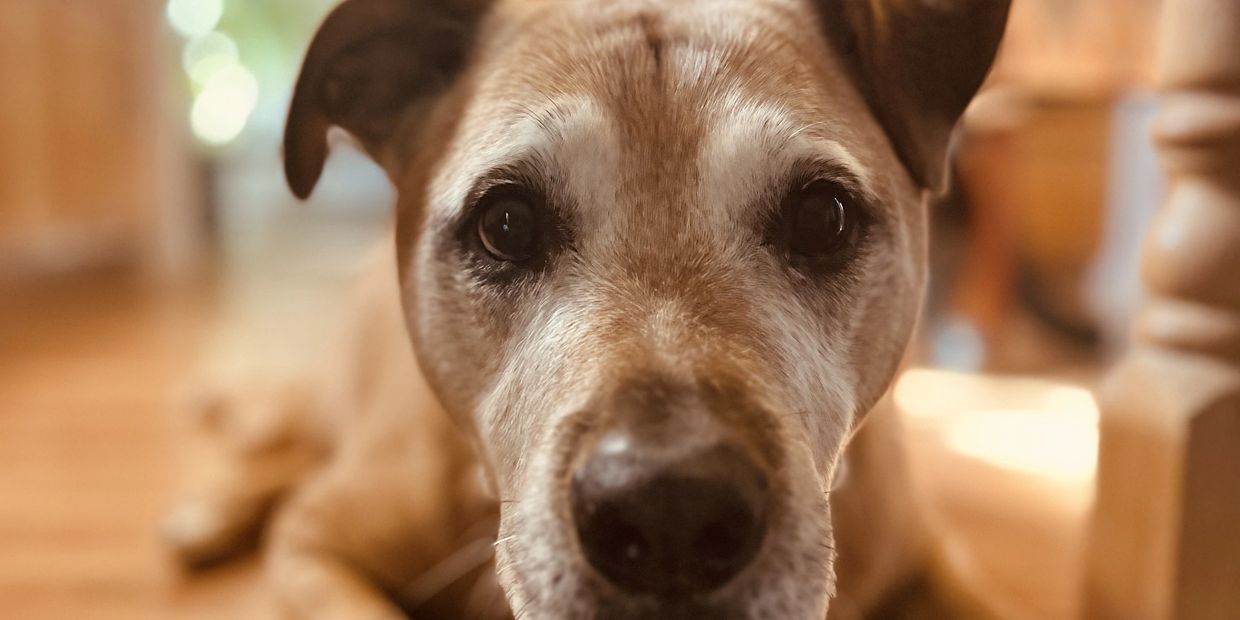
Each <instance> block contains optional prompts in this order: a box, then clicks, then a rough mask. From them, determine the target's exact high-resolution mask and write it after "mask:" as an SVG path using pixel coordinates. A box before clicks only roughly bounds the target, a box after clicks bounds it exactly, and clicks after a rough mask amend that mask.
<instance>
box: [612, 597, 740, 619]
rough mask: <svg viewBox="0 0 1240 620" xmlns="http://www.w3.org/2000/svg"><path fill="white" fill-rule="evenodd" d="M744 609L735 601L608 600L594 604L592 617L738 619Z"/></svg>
mask: <svg viewBox="0 0 1240 620" xmlns="http://www.w3.org/2000/svg"><path fill="white" fill-rule="evenodd" d="M749 617H750V615H749V613H748V611H747V610H746V609H745V608H744V607H741V606H736V605H718V604H715V605H712V604H707V603H702V602H695V601H683V602H675V601H664V602H655V601H645V602H633V601H612V602H602V603H600V604H599V605H598V606H597V607H596V611H595V613H594V618H596V619H598V620H652V619H654V618H663V619H667V620H690V619H692V620H698V619H700V618H719V619H721V620H733V619H735V620H740V619H742V618H749Z"/></svg>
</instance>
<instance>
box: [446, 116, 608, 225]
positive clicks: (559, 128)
mask: <svg viewBox="0 0 1240 620" xmlns="http://www.w3.org/2000/svg"><path fill="white" fill-rule="evenodd" d="M485 103H486V106H479V107H478V109H475V110H472V111H471V112H470V113H467V114H466V116H465V119H464V121H463V123H462V125H463V131H462V132H461V134H460V137H459V138H458V139H457V141H456V143H455V144H454V145H453V147H452V150H451V152H450V153H449V155H448V157H447V158H446V160H445V165H444V166H442V167H441V168H440V171H439V174H438V176H437V177H436V178H435V179H434V180H432V182H431V185H430V188H429V190H428V191H429V195H428V197H429V198H430V199H431V200H430V204H431V205H432V206H431V208H432V209H435V214H436V215H439V216H452V215H455V214H456V213H457V212H458V211H459V210H460V209H461V208H462V206H463V205H464V203H465V199H466V197H467V195H468V194H469V192H470V190H471V189H472V188H473V186H474V184H475V183H476V182H477V180H478V179H479V178H481V177H483V176H484V175H486V174H488V173H489V172H492V171H494V170H497V169H501V168H506V167H523V168H530V169H535V170H544V171H546V176H547V178H546V179H544V180H545V181H547V182H554V183H556V184H559V186H558V187H555V188H552V189H555V190H557V191H564V192H566V193H567V194H568V195H569V196H571V197H573V199H575V200H576V201H578V202H580V203H582V204H598V203H600V202H607V201H610V200H611V198H612V197H613V196H614V195H615V187H616V183H617V180H616V177H617V169H618V163H617V162H618V160H619V144H618V142H617V139H616V137H615V130H614V123H613V122H612V120H611V119H610V118H608V116H607V114H606V113H605V112H604V110H603V108H602V106H600V105H599V104H598V103H597V102H596V101H595V100H594V99H593V98H591V97H588V96H575V97H565V98H561V99H547V100H546V101H545V102H543V103H542V104H541V105H531V104H522V103H516V104H511V105H508V106H505V108H504V109H503V110H501V111H498V112H497V111H495V110H493V109H492V110H486V109H485V108H486V107H491V106H494V105H495V103H494V102H485Z"/></svg>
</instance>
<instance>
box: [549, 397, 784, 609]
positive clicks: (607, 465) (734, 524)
mask: <svg viewBox="0 0 1240 620" xmlns="http://www.w3.org/2000/svg"><path fill="white" fill-rule="evenodd" d="M660 400H661V399H660ZM669 405H671V406H670V408H669ZM650 407H653V408H654V409H653V410H652V409H650ZM625 408H628V409H633V408H639V409H643V410H639V411H628V412H626V411H623V410H622V411H620V412H619V414H618V415H614V416H610V418H609V420H608V422H606V423H605V424H604V428H603V429H602V431H601V432H599V433H597V434H595V435H594V439H593V441H591V442H590V443H588V444H586V445H585V446H583V448H584V449H582V450H581V451H580V452H579V453H578V458H577V459H576V464H575V466H574V468H573V471H572V481H571V487H570V489H569V500H570V503H571V508H572V514H573V526H574V528H575V529H576V533H577V538H578V541H579V542H580V545H581V551H582V554H583V555H584V557H585V559H586V561H587V562H588V563H589V564H590V566H591V567H592V568H593V569H594V570H595V571H596V572H597V573H598V574H599V575H601V576H602V577H603V578H604V579H605V580H607V581H608V582H610V583H611V584H612V585H614V586H616V587H618V588H619V589H620V590H622V591H624V592H626V593H628V594H630V595H638V596H653V597H655V598H657V599H659V600H664V601H684V600H686V599H689V598H692V597H695V596H697V595H702V594H706V593H709V592H711V591H713V590H716V589H718V588H720V587H722V586H724V585H725V584H726V583H727V582H728V581H729V580H731V579H732V578H733V577H735V576H736V575H737V574H739V573H740V572H741V571H742V570H743V569H744V568H745V567H746V566H748V565H750V563H751V562H753V560H754V558H755V557H756V556H757V554H758V551H759V549H760V548H761V546H762V541H763V539H764V537H765V535H766V530H767V520H768V513H769V512H770V489H769V486H770V485H769V480H768V473H767V470H766V469H765V468H764V467H763V466H762V465H760V463H761V459H757V458H754V456H753V455H752V451H751V450H749V449H748V446H746V445H745V444H744V442H743V441H742V440H741V437H739V436H737V435H736V434H735V433H729V432H727V429H726V428H723V427H722V425H720V424H719V422H718V420H717V418H716V416H712V415H710V414H709V413H708V412H704V411H701V410H700V408H699V407H692V406H691V407H690V408H691V409H697V410H696V411H683V410H678V409H679V408H678V407H675V405H674V404H672V403H666V402H658V403H652V402H651V401H650V400H649V399H644V398H643V399H638V400H637V402H631V403H629V405H628V407H625Z"/></svg>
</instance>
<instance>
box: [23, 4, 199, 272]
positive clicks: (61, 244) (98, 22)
mask: <svg viewBox="0 0 1240 620" xmlns="http://www.w3.org/2000/svg"><path fill="white" fill-rule="evenodd" d="M162 8H163V5H162V3H161V2H158V1H157V0H4V2H0V277H5V276H6V275H7V276H12V275H14V274H23V273H41V272H46V271H49V270H65V269H72V268H78V267H85V266H90V265H95V264H98V263H101V262H118V261H123V262H127V263H131V264H141V265H145V266H153V267H168V266H170V265H171V264H172V263H173V262H176V260H178V259H177V258H176V256H175V255H176V254H177V253H178V252H183V250H184V248H182V249H177V248H175V247H173V246H175V245H178V244H182V245H183V241H184V239H183V238H184V237H185V235H186V234H187V233H186V231H185V230H178V229H183V228H184V226H183V225H182V224H181V223H182V222H188V221H192V220H191V219H190V218H188V217H187V213H186V210H188V209H190V208H191V204H190V203H191V201H190V200H187V198H186V193H185V187H186V185H185V183H184V180H185V178H186V175H185V170H186V166H185V164H186V162H187V160H188V155H187V154H186V150H185V149H184V148H182V141H183V138H182V134H183V130H182V129H181V127H183V126H184V124H183V123H181V122H177V120H178V119H174V118H173V117H172V114H174V113H176V112H177V111H178V108H179V106H178V105H177V103H176V99H177V97H176V92H175V88H174V84H173V82H172V79H171V78H172V77H174V76H175V73H174V70H175V68H176V62H177V59H176V58H175V56H174V54H175V51H174V50H173V48H172V47H171V46H170V45H168V43H169V41H168V37H169V35H168V34H167V33H166V32H165V29H164V26H163V21H162V17H163V14H162ZM179 237H180V238H182V239H179Z"/></svg>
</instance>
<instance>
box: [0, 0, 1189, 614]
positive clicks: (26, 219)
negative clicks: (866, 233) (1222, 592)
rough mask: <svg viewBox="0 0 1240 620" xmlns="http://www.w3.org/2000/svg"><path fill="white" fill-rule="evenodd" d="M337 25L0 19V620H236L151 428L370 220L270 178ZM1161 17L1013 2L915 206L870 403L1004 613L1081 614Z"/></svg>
mask: <svg viewBox="0 0 1240 620" xmlns="http://www.w3.org/2000/svg"><path fill="white" fill-rule="evenodd" d="M333 4H334V2H333V0H166V1H164V0H3V2H0V616H2V617H6V618H40V619H42V618H66V617H73V618H199V617H201V618H221V617H229V618H232V617H262V615H263V613H264V612H263V611H262V610H263V608H264V604H265V603H264V602H263V600H262V599H263V597H262V594H261V592H260V590H259V589H258V586H257V583H256V578H255V577H256V570H255V561H254V560H253V559H250V560H242V561H240V562H239V563H234V564H232V565H228V566H225V567H221V568H217V569H214V570H211V571H208V572H205V573H201V574H195V575H187V574H184V573H182V572H181V571H179V570H178V569H177V568H176V567H175V564H174V563H173V562H171V561H170V559H169V558H168V557H167V556H166V555H165V554H164V553H163V551H162V549H161V548H160V546H159V544H158V539H157V537H156V530H157V526H156V524H157V522H158V519H159V517H160V514H161V511H163V510H164V509H165V508H166V507H167V506H168V505H169V503H170V502H171V501H172V499H173V493H174V489H175V485H176V482H177V480H178V479H179V478H180V477H181V476H182V475H183V474H182V472H183V470H184V469H185V468H186V467H192V463H187V462H186V461H187V459H185V458H184V457H183V455H182V450H181V448H180V446H181V445H182V444H181V443H180V440H179V439H178V437H179V435H180V433H181V426H182V425H181V424H180V423H179V422H178V420H177V419H176V417H175V415H174V413H173V412H175V411H176V410H177V404H178V403H179V402H181V401H182V400H183V399H185V398H190V397H191V396H187V394H189V393H192V391H193V390H194V383H195V381H197V379H196V377H200V376H202V375H204V374H208V375H209V374H212V373H217V374H218V373H224V374H227V373H241V374H244V373H245V372H248V371H249V369H248V368H247V364H248V363H251V362H252V360H253V359H254V358H256V357H258V356H256V355H254V354H253V353H252V352H253V351H257V350H260V349H262V350H264V351H266V352H265V353H264V354H263V356H262V359H264V360H265V361H266V360H268V359H269V358H271V357H272V355H271V352H272V351H274V352H275V354H276V355H277V356H279V357H282V358H284V359H286V360H288V361H289V362H290V364H292V363H295V361H296V360H297V359H298V358H300V357H303V356H304V355H305V352H304V350H301V349H297V348H295V347H294V348H292V349H290V343H294V342H301V343H308V344H313V343H314V342H315V340H316V339H317V338H319V337H320V336H319V334H321V333H323V332H322V325H323V323H324V322H325V321H327V320H329V319H330V317H331V316H332V314H333V313H335V312H337V311H338V308H339V306H340V303H341V298H342V297H343V295H342V292H343V291H344V290H345V287H346V286H347V285H348V283H349V281H350V279H351V278H352V276H353V274H354V273H356V271H357V270H358V269H359V267H360V265H361V264H362V263H363V262H364V259H365V257H366V255H367V254H368V253H369V251H370V249H371V248H372V247H373V246H374V244H375V242H376V241H377V240H379V239H380V238H381V237H382V235H383V233H384V231H385V230H386V228H387V226H388V223H389V205H390V203H391V200H392V191H391V188H390V187H389V186H388V184H387V182H386V180H385V179H384V177H383V176H382V174H381V173H380V172H379V171H378V170H377V169H376V168H374V167H373V166H372V165H371V164H369V163H368V162H367V161H366V160H365V159H364V158H363V157H361V156H360V155H358V154H357V153H356V152H354V151H352V150H350V149H337V150H336V154H335V155H334V156H333V159H332V161H331V163H330V165H329V166H328V170H327V173H326V176H325V177H324V180H323V182H322V183H321V185H320V187H319V189H318V191H317V192H316V193H315V195H314V198H313V199H312V200H311V201H310V202H308V203H305V204H300V203H297V202H296V201H295V200H294V199H293V198H292V197H291V195H290V194H289V193H288V191H287V189H286V188H285V186H284V181H283V176H282V171H281V163H280V156H279V155H280V153H279V146H278V142H279V139H280V136H281V132H282V129H283V126H282V124H283V116H284V112H285V110H286V106H287V104H288V98H289V92H290V89H291V83H292V80H293V79H294V78H295V76H296V73H297V69H298V65H299V62H300V58H301V54H302V52H303V50H304V48H305V46H306V45H307V44H308V42H309V40H310V36H311V35H312V33H313V29H314V27H315V26H316V25H317V24H318V22H319V20H320V19H321V18H322V16H323V15H324V14H325V13H326V11H327V10H329V9H330V7H331V6H332V5H333ZM1159 4H1160V3H1159V2H1158V0H1017V2H1016V3H1015V10H1014V15H1013V20H1012V24H1011V27H1010V30H1009V36H1008V39H1007V41H1006V43H1005V45H1004V48H1003V51H1002V55H1001V60H1000V63H999V66H998V68H997V69H996V71H995V74H994V76H993V78H992V80H991V83H990V84H989V85H988V87H987V88H986V90H985V92H984V94H983V95H982V96H981V97H980V98H979V99H978V100H977V102H976V103H975V105H974V106H973V107H972V108H971V109H970V111H969V113H968V115H967V119H966V123H965V127H964V130H963V131H962V133H961V137H960V149H959V157H958V159H957V161H956V162H955V165H954V170H955V172H954V174H955V177H956V183H955V186H954V187H955V189H954V191H953V193H952V194H951V195H950V196H948V197H947V198H946V199H945V200H944V201H943V203H942V204H941V205H939V206H938V207H936V210H935V211H934V214H933V219H934V226H935V230H934V234H933V239H934V240H933V263H932V287H931V291H930V298H929V300H928V306H927V312H926V315H925V317H924V321H923V325H922V329H921V333H920V334H919V336H918V341H917V344H916V352H915V355H914V356H913V365H912V367H911V368H910V369H909V370H907V371H906V372H905V373H904V374H903V375H902V376H901V377H900V379H899V380H898V382H897V384H896V387H895V389H894V400H895V402H896V405H897V406H898V407H900V409H901V411H903V412H904V414H905V415H906V418H907V420H908V424H907V426H908V433H909V434H910V438H911V441H910V442H909V443H910V446H911V447H912V448H913V457H912V458H913V459H914V463H915V468H914V469H915V471H916V473H917V476H918V479H919V483H920V484H921V487H922V488H923V490H924V492H925V493H926V495H927V497H928V498H929V500H930V503H931V505H932V506H933V507H934V508H935V513H936V518H938V519H940V520H941V521H942V523H943V526H944V528H945V531H947V532H949V535H950V536H951V539H952V540H953V544H954V545H955V548H957V549H958V550H959V551H960V553H959V556H960V558H959V559H960V560H961V562H963V563H964V564H965V565H966V566H967V567H969V568H970V570H971V571H972V572H973V573H974V574H975V576H976V577H977V578H978V579H980V580H981V581H982V582H983V583H985V584H986V586H987V588H988V589H989V590H990V591H992V592H993V593H994V596H995V598H996V599H998V600H1002V601H1005V603H1003V604H1005V605H1009V608H1010V610H1011V611H1010V616H1011V617H1013V618H1046V619H1052V618H1066V617H1071V615H1072V614H1073V613H1074V610H1075V609H1076V608H1075V607H1074V606H1075V605H1076V602H1075V601H1076V599H1077V598H1079V596H1078V595H1079V590H1080V580H1081V572H1082V571H1081V554H1082V540H1083V537H1084V536H1085V529H1086V528H1085V526H1086V522H1087V516H1088V511H1089V507H1090V505H1091V499H1092V488H1093V479H1094V471H1095V463H1096V458H1097V457H1096V453H1097V439H1098V409H1097V405H1096V403H1095V399H1094V396H1093V394H1092V392H1091V389H1092V387H1093V386H1094V385H1095V383H1096V381H1097V379H1098V378H1099V376H1100V374H1101V373H1102V371H1103V370H1104V369H1105V368H1106V366H1107V364H1108V363H1109V362H1110V361H1111V360H1113V359H1114V358H1115V356H1116V355H1117V354H1118V353H1120V352H1121V351H1122V350H1123V347H1124V343H1125V342H1126V340H1127V333H1128V325H1129V322H1130V319H1131V317H1132V314H1133V312H1134V309H1135V306H1136V304H1137V303H1138V302H1139V301H1140V299H1141V288H1140V283H1139V280H1138V277H1137V265H1138V259H1137V254H1138V248H1139V245H1140V241H1141V235H1142V233H1143V230H1144V229H1145V227H1146V225H1147V223H1148V221H1149V219H1150V217H1151V214H1152V213H1153V211H1154V210H1155V209H1156V207H1157V206H1158V205H1159V204H1160V203H1161V202H1162V199H1163V195H1164V181H1163V175H1162V174H1161V171H1160V169H1159V166H1158V162H1157V160H1156V158H1155V155H1154V152H1153V149H1152V146H1151V144H1150V140H1149V133H1150V126H1151V121H1152V119H1153V116H1154V113H1155V110H1156V102H1155V99H1154V97H1153V95H1152V94H1151V73H1152V62H1153V56H1154V52H1155V45H1154V42H1155V41H1156V40H1157V37H1156V36H1155V32H1156V29H1157V26H1158V22H1157V16H1158V10H1159ZM204 360H207V361H206V362H204ZM962 480H967V481H968V482H967V483H962V482H961V481H962Z"/></svg>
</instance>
